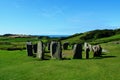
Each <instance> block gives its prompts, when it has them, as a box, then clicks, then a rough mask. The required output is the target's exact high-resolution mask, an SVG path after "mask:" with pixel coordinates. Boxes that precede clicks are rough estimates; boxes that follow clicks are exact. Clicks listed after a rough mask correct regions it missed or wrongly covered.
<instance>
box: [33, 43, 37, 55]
mask: <svg viewBox="0 0 120 80" xmlns="http://www.w3.org/2000/svg"><path fill="white" fill-rule="evenodd" d="M33 51H34V53H37V44H34V45H33Z"/></svg>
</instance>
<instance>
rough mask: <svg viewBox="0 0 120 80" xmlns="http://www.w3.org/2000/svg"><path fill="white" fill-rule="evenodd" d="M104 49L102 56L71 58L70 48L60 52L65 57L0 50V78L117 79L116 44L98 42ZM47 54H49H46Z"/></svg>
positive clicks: (50, 79)
mask: <svg viewBox="0 0 120 80" xmlns="http://www.w3.org/2000/svg"><path fill="white" fill-rule="evenodd" d="M101 45H102V47H103V48H104V49H106V50H107V51H108V52H107V53H104V55H103V57H102V58H99V59H98V58H97V59H94V58H92V54H91V55H90V59H85V54H84V51H83V59H81V60H79V59H76V60H74V59H72V55H73V53H72V51H71V50H65V51H63V53H64V56H65V57H66V58H71V59H66V60H43V61H40V60H39V59H37V58H33V57H28V56H27V54H26V51H25V50H23V51H19V50H18V51H5V50H0V80H120V77H119V76H120V74H119V73H120V69H119V67H120V62H119V61H120V54H119V51H120V44H114V43H106V44H101ZM48 54H49V53H48Z"/></svg>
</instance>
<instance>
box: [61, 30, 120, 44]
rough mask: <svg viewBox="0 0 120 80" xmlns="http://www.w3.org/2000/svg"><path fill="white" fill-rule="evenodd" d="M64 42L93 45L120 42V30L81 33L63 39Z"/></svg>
mask: <svg viewBox="0 0 120 80" xmlns="http://www.w3.org/2000/svg"><path fill="white" fill-rule="evenodd" d="M61 40H62V42H66V41H67V42H70V43H71V44H74V43H83V42H90V43H92V44H99V43H105V42H110V41H116V40H120V29H115V30H111V29H104V30H93V31H88V32H85V33H79V34H75V35H72V36H69V37H67V38H63V39H61Z"/></svg>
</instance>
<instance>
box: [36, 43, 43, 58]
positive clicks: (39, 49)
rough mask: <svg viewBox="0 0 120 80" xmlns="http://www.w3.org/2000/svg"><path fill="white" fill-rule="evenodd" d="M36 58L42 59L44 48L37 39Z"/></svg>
mask: <svg viewBox="0 0 120 80" xmlns="http://www.w3.org/2000/svg"><path fill="white" fill-rule="evenodd" d="M37 58H39V59H41V60H43V59H44V49H43V42H42V41H39V42H38V44H37Z"/></svg>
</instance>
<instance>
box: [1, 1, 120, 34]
mask: <svg viewBox="0 0 120 80" xmlns="http://www.w3.org/2000/svg"><path fill="white" fill-rule="evenodd" d="M116 28H120V0H0V34H6V33H11V34H31V35H71V34H75V33H81V32H86V31H90V30H95V29H116Z"/></svg>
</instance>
